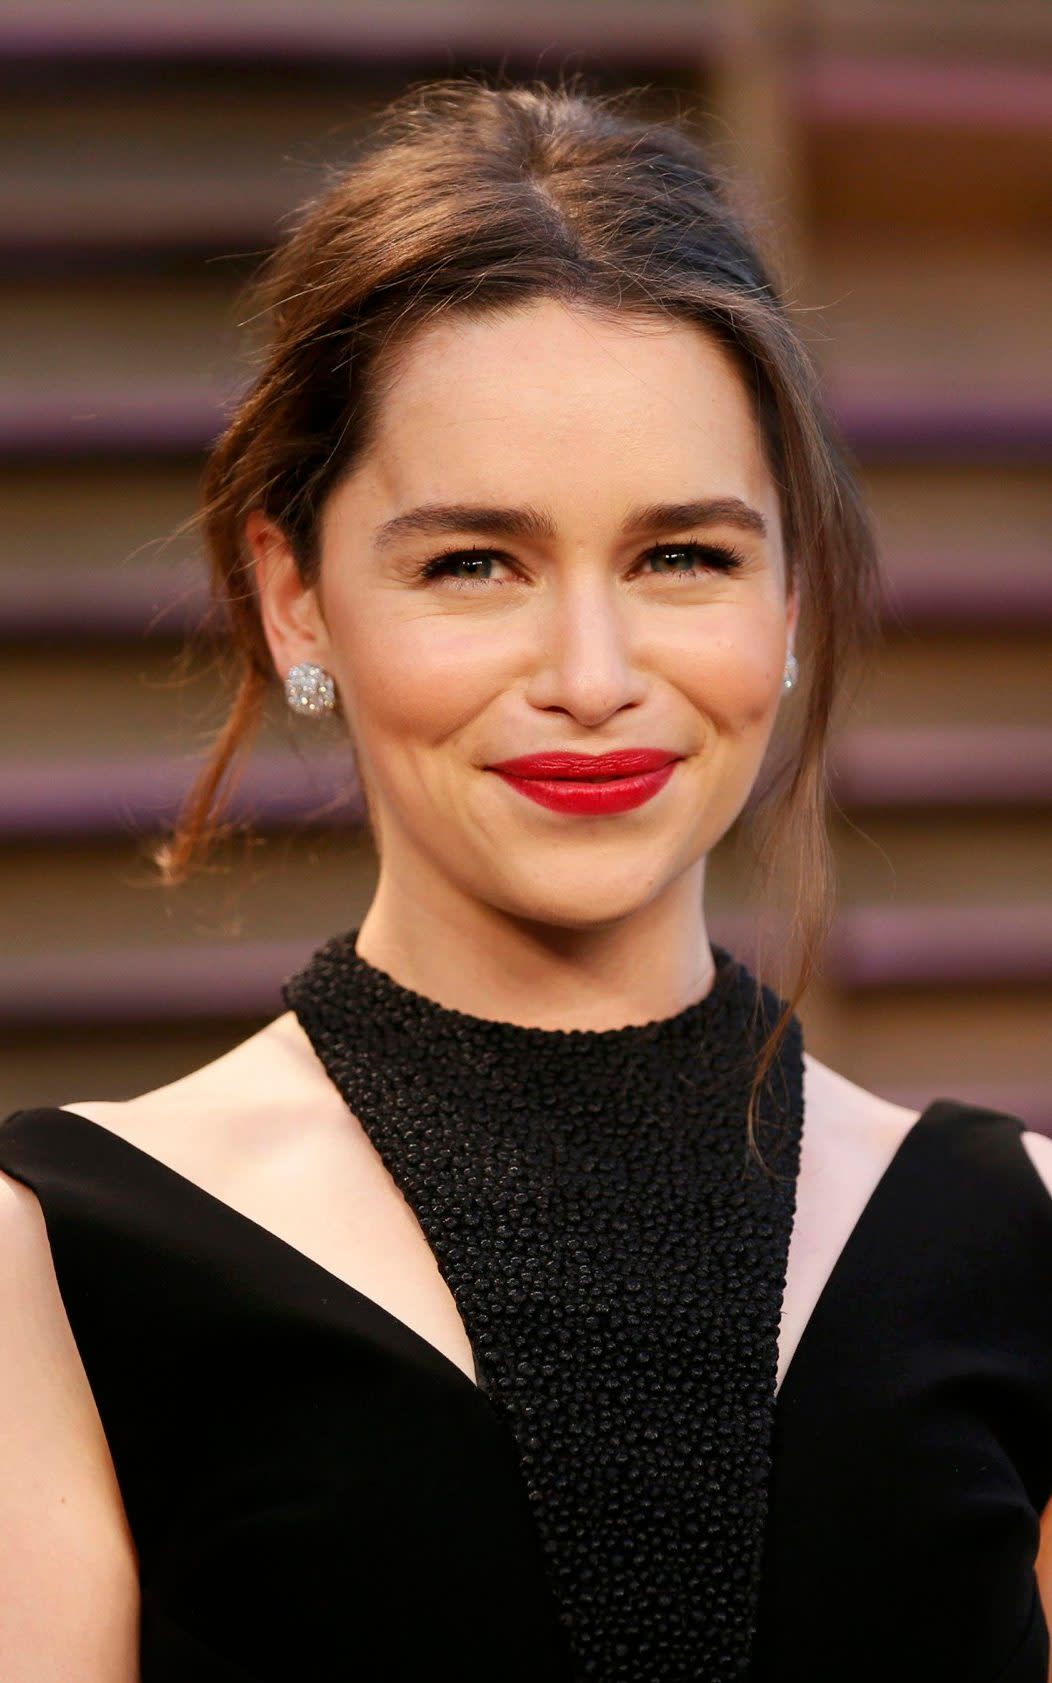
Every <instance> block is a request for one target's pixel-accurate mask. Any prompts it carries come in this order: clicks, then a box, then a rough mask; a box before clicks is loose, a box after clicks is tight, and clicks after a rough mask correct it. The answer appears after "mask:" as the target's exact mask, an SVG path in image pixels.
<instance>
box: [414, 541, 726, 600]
mask: <svg viewBox="0 0 1052 1683" xmlns="http://www.w3.org/2000/svg"><path fill="white" fill-rule="evenodd" d="M665 556H674V557H676V558H677V559H678V560H679V561H680V562H682V561H683V560H686V561H687V563H688V567H687V569H686V570H683V569H682V568H681V567H678V566H674V567H672V568H671V569H670V570H669V571H668V572H657V573H652V574H651V575H650V577H652V578H662V577H664V578H684V579H696V578H699V577H700V576H701V574H702V573H713V572H717V573H733V572H735V571H736V570H737V568H739V567H741V566H743V565H744V562H745V557H744V556H743V555H742V554H740V552H739V551H738V550H736V549H731V548H730V547H729V546H725V545H723V544H709V543H675V544H655V545H654V547H653V548H652V549H648V550H647V551H646V553H645V555H644V556H643V560H644V562H648V561H653V560H655V559H662V558H664V557H665ZM494 561H497V562H499V563H500V564H501V565H502V566H506V565H508V564H509V563H508V562H507V561H506V559H505V557H504V556H502V555H501V554H500V552H499V551H498V550H495V549H479V548H475V549H451V550H447V551H446V553H445V554H443V555H436V556H434V557H433V558H432V559H431V560H430V561H428V562H425V564H424V566H423V567H422V568H421V569H420V574H419V576H420V577H421V578H422V579H435V578H445V579H448V580H449V582H450V584H451V585H452V586H453V588H454V589H455V590H465V589H467V590H471V589H478V588H481V587H482V586H484V585H489V584H496V585H502V584H505V583H506V582H507V581H506V580H505V579H499V578H498V579H495V578H492V577H490V576H489V575H488V574H487V573H485V572H484V571H483V569H484V568H486V567H489V566H491V565H492V563H493V562H494ZM458 567H467V568H469V569H470V571H469V572H468V573H467V574H461V575H460V576H459V577H458V576H457V575H456V573H455V569H456V568H458Z"/></svg>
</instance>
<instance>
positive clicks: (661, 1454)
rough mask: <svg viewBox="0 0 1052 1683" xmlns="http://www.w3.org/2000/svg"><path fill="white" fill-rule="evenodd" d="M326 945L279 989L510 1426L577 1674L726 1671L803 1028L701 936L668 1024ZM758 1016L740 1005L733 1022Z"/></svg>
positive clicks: (791, 1154) (740, 1587)
mask: <svg viewBox="0 0 1052 1683" xmlns="http://www.w3.org/2000/svg"><path fill="white" fill-rule="evenodd" d="M357 933H358V932H357V930H356V929H355V930H352V931H350V932H349V933H348V934H345V935H338V936H336V937H334V938H333V939H332V940H330V941H329V942H327V943H326V944H325V945H324V946H323V947H322V948H320V949H319V951H318V952H316V953H315V954H314V956H313V958H312V959H311V960H310V961H309V963H308V964H307V965H306V966H305V967H304V968H303V969H302V970H301V971H300V972H299V973H298V974H296V975H295V976H292V977H290V978H289V979H288V980H287V981H286V982H285V984H284V988H283V993H284V998H285V1001H286V1003H287V1004H288V1005H289V1006H290V1007H291V1008H292V1009H293V1010H294V1011H295V1013H296V1015H297V1017H298V1019H299V1021H300V1023H301V1024H302V1026H303V1028H304V1029H305V1031H306V1033H307V1034H308V1036H309V1037H310V1040H311V1042H312V1044H313V1046H314V1048H315V1051H316V1052H317V1054H318V1057H319V1058H320V1060H321V1062H322V1064H323V1065H324V1067H325V1069H326V1071H327V1072H328V1074H329V1076H330V1077H331V1079H332V1080H333V1082H334V1083H335V1085H336V1087H337V1088H338V1090H339V1091H340V1092H341V1094H342V1095H343V1097H344V1098H345V1099H346V1101H347V1104H348V1105H349V1106H350V1108H351V1110H352V1111H353V1112H354V1114H355V1115H356V1116H357V1117H358V1119H359V1120H360V1122H361V1124H362V1126H363V1128H364V1129H365V1131H366V1133H367V1135H368V1137H369V1138H370V1139H371V1141H372V1142H373V1144H374V1146H375V1147H376V1149H377V1151H378V1152H379V1154H380V1156H381V1157H382V1159H383V1160H384V1162H385V1163H386V1165H387V1167H388V1169H389V1171H390V1173H391V1175H392V1178H393V1179H394V1180H395V1182H396V1183H397V1184H398V1186H399V1187H400V1188H401V1190H402V1192H403V1193H404V1195H405V1197H406V1199H407V1201H408V1203H409V1205H410V1207H411V1208H412V1209H413V1211H414V1212H415V1214H416V1216H417V1219H418V1221H419V1223H420V1225H421V1228H422V1230H423V1232H424V1234H425V1236H426V1237H427V1239H428V1242H429V1244H430V1246H431V1249H432V1251H433V1253H434V1255H435V1257H436V1260H437V1262H438V1265H439V1267H440V1269H441V1272H442V1275H443V1278H444V1279H445V1280H446V1282H447V1284H448V1286H449V1288H450V1291H451V1292H452V1295H453V1298H454V1301H455V1302H456V1305H457V1308H458V1310H459V1312H460V1316H461V1319H462V1321H463V1323H464V1326H465V1329H466V1331H467V1334H468V1337H469V1339H470V1341H471V1345H472V1349H473V1352H474V1357H475V1367H476V1374H477V1376H478V1379H479V1382H480V1385H481V1387H482V1389H483V1392H484V1394H485V1396H487V1397H488V1399H489V1400H490V1402H491V1403H492V1404H493V1406H494V1407H495V1408H497V1409H498V1410H499V1411H500V1412H501V1414H502V1415H503V1417H504V1419H505V1421H506V1423H507V1425H508V1427H509V1429H510V1430H511V1432H512V1433H513V1435H514V1439H515V1443H516V1447H517V1451H518V1456H519V1462H520V1465H521V1468H522V1473H523V1478H524V1479H525V1481H526V1486H527V1489H528V1493H529V1498H530V1501H531V1502H532V1504H533V1511H534V1514H535V1516H536V1521H537V1525H538V1528H539V1532H540V1537H541V1543H542V1547H543V1550H544V1553H545V1559H546V1563H547V1570H548V1575H549V1580H550V1582H551V1585H552V1590H553V1593H554V1595H555V1597H556V1599H557V1603H558V1605H559V1608H560V1615H561V1618H562V1622H563V1625H564V1627H565V1629H566V1632H567V1640H568V1645H569V1650H570V1654H571V1657H572V1662H573V1668H574V1671H575V1674H576V1676H577V1677H579V1678H582V1679H586V1678H595V1679H601V1680H602V1683H622V1680H624V1683H648V1680H650V1679H661V1683H680V1680H683V1683H686V1680H688V1679H689V1680H690V1683H699V1680H704V1683H723V1680H724V1679H730V1678H735V1679H740V1678H742V1677H745V1676H747V1674H748V1664H749V1653H750V1647H751V1643H752V1638H753V1631H754V1625H755V1616H756V1604H757V1598H758V1589H759V1584H758V1577H759V1566H760V1549H761V1544H762V1539H763V1528H764V1522H765V1518H766V1513H767V1488H768V1479H769V1473H770V1441H771V1433H772V1427H773V1418H774V1398H775V1378H776V1370H777V1334H778V1322H779V1315H780V1310H781V1302H782V1294H783V1289H784V1285H785V1272H786V1259H787V1255H788V1246H789V1235H790V1230H791V1226H792V1219H793V1214H794V1210H795V1202H796V1181H797V1171H798V1167H799V1152H800V1138H801V1130H802V1123H803V1037H802V1033H801V1028H800V1024H799V1021H798V1019H796V1018H794V1019H793V1022H792V1026H791V1032H790V1034H789V1035H788V1037H787V1040H786V1042H785V1043H784V1046H783V1051H782V1053H781V1055H780V1058H779V1060H778V1062H777V1063H776V1065H775V1076H774V1079H773V1081H772V1082H771V1083H770V1084H769V1086H768V1090H767V1096H766V1098H765V1101H764V1105H763V1108H762V1112H761V1125H760V1132H759V1135H758V1140H759V1144H760V1147H761V1150H762V1152H763V1156H764V1159H765V1161H766V1162H767V1164H768V1165H769V1166H770V1168H771V1169H773V1170H775V1171H777V1174H778V1176H779V1177H781V1178H778V1179H772V1178H770V1177H768V1176H765V1175H764V1173H763V1172H762V1170H761V1169H759V1168H758V1167H757V1165H756V1164H755V1161H754V1160H753V1159H752V1158H751V1157H750V1156H749V1155H748V1154H747V1151H746V1144H745V1123H744V1116H745V1105H746V1099H747V1095H748V1090H749V1084H750V1081H751V1078H752V1075H753V1074H754V1072H755V1068H756V1058H757V1051H758V1047H759V1045H760V1043H761V1041H762V1038H763V1035H764V1033H765V1032H766V1030H767V1029H768V1028H769V1027H770V1025H771V1024H772V1023H773V1021H774V1016H775V1014H776V1011H777V1008H778V1005H779V1002H778V1000H777V998H776V996H775V994H774V993H773V992H771V990H769V989H767V988H764V989H762V990H761V989H760V988H759V984H758V983H757V982H756V980H755V978H754V977H753V976H752V975H751V974H750V972H749V971H748V970H747V969H746V968H745V967H744V966H743V965H741V964H740V963H738V962H737V961H735V960H734V959H733V958H732V957H731V956H730V954H729V953H727V952H726V951H725V950H724V949H723V948H720V947H714V948H713V955H714V958H715V961H716V967H717V969H716V981H715V984H714V986H713V988H712V989H711V990H710V992H709V993H708V994H707V995H706V996H705V997H704V998H703V999H701V1000H698V1001H696V1002H695V1003H694V1004H692V1005H689V1006H687V1007H686V1008H685V1009H684V1010H682V1011H680V1012H679V1013H677V1014H676V1015H675V1016H672V1017H667V1018H661V1019H656V1020H655V1021H653V1022H650V1023H647V1024H632V1025H629V1026H627V1027H624V1028H618V1029H608V1030H585V1029H569V1030H564V1029H540V1028H528V1027H523V1026H521V1025H518V1024H513V1023H506V1022H501V1021H497V1020H491V1019H488V1018H482V1017H475V1016H470V1015H468V1014H466V1013H464V1012H461V1011H456V1010H453V1009H450V1008H447V1007H445V1006H441V1005H439V1004H438V1003H437V1002H436V1001H434V1000H431V999H428V998H426V997H425V996H423V995H421V994H417V993H414V992H413V991H412V990H410V989H408V988H406V987H403V986H402V985H401V984H399V983H397V982H396V981H394V980H393V978H392V977H390V976H388V975H387V974H386V973H385V972H383V971H380V970H377V969H376V968H374V967H373V966H372V965H370V964H368V963H367V962H366V961H365V960H364V959H362V958H361V957H360V956H359V955H358V954H357V952H356V951H355V941H356V937H357ZM757 1004H759V1006H760V1007H761V1015H760V1017H759V1020H758V1021H757V1020H755V1019H754V1018H753V1016H752V1011H753V1007H754V1006H755V1005H757Z"/></svg>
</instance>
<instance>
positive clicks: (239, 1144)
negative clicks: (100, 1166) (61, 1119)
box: [59, 1011, 347, 1188]
mask: <svg viewBox="0 0 1052 1683" xmlns="http://www.w3.org/2000/svg"><path fill="white" fill-rule="evenodd" d="M59 1108H60V1109H62V1110H68V1111H71V1112H73V1113H74V1114H76V1115H78V1116H84V1117H87V1119H88V1120H89V1121H90V1122H95V1123H97V1124H99V1126H101V1127H104V1128H107V1129H109V1130H110V1131H111V1132H112V1133H115V1134H119V1135H120V1136H121V1137H122V1138H123V1139H126V1140H127V1141H128V1142H129V1143H130V1144H132V1145H135V1146H137V1147H138V1148H139V1149H141V1150H144V1151H148V1152H149V1153H150V1154H151V1155H152V1156H155V1157H158V1158H160V1159H161V1160H162V1161H163V1162H165V1163H167V1164H168V1165H169V1167H171V1168H173V1169H175V1170H176V1171H177V1172H179V1173H181V1174H184V1175H186V1176H187V1177H188V1178H190V1179H193V1180H197V1181H200V1182H201V1183H202V1184H204V1185H206V1186H212V1187H213V1188H220V1187H222V1186H224V1185H225V1184H226V1182H227V1181H228V1179H229V1178H230V1177H231V1176H233V1175H237V1174H241V1173H243V1172H246V1171H251V1170H252V1169H253V1168H254V1167H256V1168H261V1169H262V1168H265V1167H266V1166H267V1165H270V1166H275V1165H276V1164H277V1163H278V1162H284V1161H285V1159H286V1157H287V1155H288V1154H289V1153H304V1152H307V1151H310V1150H312V1149H313V1148H315V1147H317V1146H318V1145H320V1144H323V1143H324V1139H325V1137H326V1136H327V1135H330V1134H332V1133H334V1132H335V1131H342V1132H343V1133H344V1134H346V1132H347V1127H346V1124H347V1108H346V1106H345V1105H344V1103H343V1101H342V1099H341V1098H340V1095H339V1093H338V1092H337V1090H336V1089H335V1087H334V1086H333V1085H332V1083H331V1081H330V1080H329V1078H328V1077H327V1075H326V1074H325V1071H324V1069H323V1068H322V1066H321V1064H320V1062H319V1061H318V1058H317V1056H316V1055H315V1052H314V1049H313V1047H312V1046H311V1044H310V1041H309V1040H308V1039H307V1036H306V1035H305V1034H304V1033H303V1030H302V1029H301V1028H300V1026H299V1023H298V1022H297V1020H296V1017H295V1014H294V1013H293V1012H291V1011H287V1012H285V1013H283V1015H281V1016H280V1017H275V1018H274V1019H273V1020H272V1021H271V1022H269V1023H267V1024H265V1026H264V1027H263V1028H262V1029H260V1030H259V1031H258V1032H257V1033H255V1034H253V1035H250V1036H249V1037H248V1038H247V1039H245V1040H242V1041H239V1042H238V1044H237V1045H235V1046H232V1047H231V1048H230V1049H229V1051H227V1052H224V1053H223V1054H222V1056H220V1057H218V1058H215V1059H213V1060H212V1061H211V1062H210V1063H207V1064H202V1065H201V1066H200V1067H199V1068H197V1069H193V1070H189V1071H188V1072H187V1073H186V1074H185V1075H181V1076H179V1077H178V1079H176V1080H175V1081H171V1082H167V1083H166V1084H165V1085H164V1086H161V1087H155V1088H153V1089H151V1090H150V1091H149V1092H145V1093H139V1094H136V1095H135V1096H134V1097H133V1098H130V1099H76V1100H70V1101H69V1102H68V1103H66V1104H63V1105H61V1106H60V1107H59Z"/></svg>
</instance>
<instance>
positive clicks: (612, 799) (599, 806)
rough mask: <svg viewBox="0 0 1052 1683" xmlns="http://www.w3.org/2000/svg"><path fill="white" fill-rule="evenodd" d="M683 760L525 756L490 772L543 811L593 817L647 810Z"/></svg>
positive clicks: (647, 754)
mask: <svg viewBox="0 0 1052 1683" xmlns="http://www.w3.org/2000/svg"><path fill="white" fill-rule="evenodd" d="M679 757H680V756H679V755H677V754H670V753H669V752H668V750H667V749H663V748H622V749H618V750H616V751H615V752H613V753H610V754H557V753H549V754H523V755H520V756H519V758H518V759H514V760H501V761H499V762H498V763H497V764H496V765H493V766H491V767H490V770H491V771H495V772H496V773H497V774H498V776H500V777H502V778H503V779H504V781H505V782H506V783H508V784H510V785H511V787H512V788H515V789H517V790H518V791H519V792H520V794H523V795H527V796H529V798H530V799H531V800H534V801H538V802H539V803H540V805H541V806H547V807H551V808H552V809H553V810H554V811H556V812H575V813H580V814H581V815H582V816H593V817H594V816H602V815H604V814H606V813H615V812H627V811H628V810H629V809H630V808H631V807H635V806H642V804H643V802H644V801H649V800H650V799H651V798H652V797H653V796H654V795H656V794H657V792H658V790H659V789H663V788H664V786H665V784H666V783H667V782H668V780H669V778H670V777H671V776H672V773H673V771H674V770H675V766H676V761H677V760H678V759H679Z"/></svg>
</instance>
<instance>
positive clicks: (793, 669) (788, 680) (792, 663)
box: [782, 649, 800, 690]
mask: <svg viewBox="0 0 1052 1683" xmlns="http://www.w3.org/2000/svg"><path fill="white" fill-rule="evenodd" d="M799 675H800V667H799V664H798V662H797V659H796V656H795V655H794V653H793V651H792V649H790V650H789V653H788V654H787V655H786V657H785V676H784V678H783V679H782V688H783V690H791V689H792V687H793V685H794V684H795V683H796V680H797V678H798V677H799Z"/></svg>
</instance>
